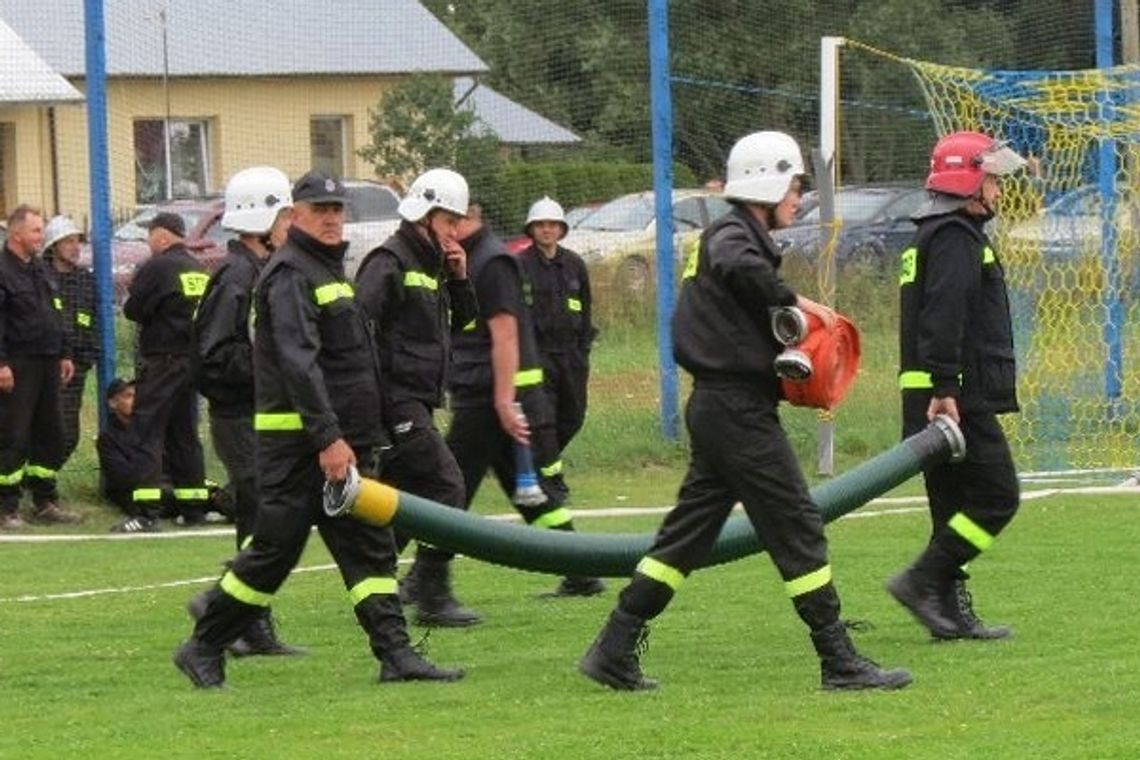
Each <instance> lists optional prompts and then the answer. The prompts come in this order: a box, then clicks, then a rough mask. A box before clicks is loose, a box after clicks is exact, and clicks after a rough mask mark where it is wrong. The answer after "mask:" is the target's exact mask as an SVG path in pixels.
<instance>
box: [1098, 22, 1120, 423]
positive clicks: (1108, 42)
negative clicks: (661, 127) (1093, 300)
mask: <svg viewBox="0 0 1140 760" xmlns="http://www.w3.org/2000/svg"><path fill="white" fill-rule="evenodd" d="M1114 5H1115V3H1114V2H1113V0H1096V65H1097V68H1099V69H1108V68H1111V67H1112V66H1113V64H1114V62H1115V55H1114V53H1115V51H1114V46H1113V37H1114V28H1115V25H1114V23H1113V11H1114V10H1115V9H1114ZM1098 100H1099V101H1100V107H1101V113H1100V117H1101V119H1102V121H1111V120H1112V119H1113V118H1114V117H1115V113H1114V111H1115V107H1114V105H1113V103H1112V101H1111V95H1110V93H1109V91H1108V88H1107V87H1106V88H1105V89H1104V90H1102V92H1101V93H1100V94H1099V97H1098ZM1097 188H1098V191H1099V193H1100V201H1101V203H1100V214H1101V216H1100V228H1101V236H1100V241H1101V242H1100V252H1101V260H1102V261H1103V262H1104V269H1105V294H1104V303H1105V311H1106V314H1107V318H1106V320H1105V324H1104V343H1105V347H1106V348H1107V356H1106V358H1105V364H1104V393H1105V397H1106V398H1107V399H1109V400H1110V401H1113V400H1116V399H1119V398H1120V395H1121V391H1122V385H1123V372H1124V348H1123V341H1122V337H1121V328H1122V327H1123V325H1124V305H1123V303H1122V302H1121V272H1120V258H1119V257H1118V256H1117V254H1116V247H1117V230H1116V141H1115V140H1111V139H1107V138H1102V139H1101V141H1100V147H1099V150H1098V155H1097ZM1109 413H1110V414H1112V411H1111V409H1110V412H1109Z"/></svg>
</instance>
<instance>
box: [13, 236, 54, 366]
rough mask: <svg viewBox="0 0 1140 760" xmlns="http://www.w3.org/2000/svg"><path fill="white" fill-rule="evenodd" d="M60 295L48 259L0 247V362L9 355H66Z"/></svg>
mask: <svg viewBox="0 0 1140 760" xmlns="http://www.w3.org/2000/svg"><path fill="white" fill-rule="evenodd" d="M61 307H62V299H61V298H60V295H59V287H58V285H57V284H56V281H55V278H54V277H52V274H51V270H50V268H49V267H48V265H47V263H46V262H45V261H44V260H43V259H41V258H40V257H39V256H33V257H32V258H31V260H29V261H27V262H25V261H22V260H21V259H20V257H19V256H17V255H16V254H15V253H13V252H12V251H10V250H9V249H8V247H7V246H5V247H4V248H3V250H0V365H3V364H6V363H7V360H8V357H12V356H47V357H52V356H67V357H69V358H70V355H71V346H70V345H69V344H68V342H67V336H66V334H65V333H64V330H63V320H62V318H61V317H60V308H61Z"/></svg>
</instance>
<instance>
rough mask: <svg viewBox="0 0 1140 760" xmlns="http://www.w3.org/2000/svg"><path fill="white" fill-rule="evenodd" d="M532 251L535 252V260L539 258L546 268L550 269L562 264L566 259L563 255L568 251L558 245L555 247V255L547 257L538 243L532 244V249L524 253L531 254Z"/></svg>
mask: <svg viewBox="0 0 1140 760" xmlns="http://www.w3.org/2000/svg"><path fill="white" fill-rule="evenodd" d="M530 251H534V256H535V258H537V259H538V260H539V261H541V262H542V263H543V265H544V266H548V267H549V266H554V265H556V264H557V265H561V264H562V259H563V258H565V257H564V255H563V254H564V253H565V252H566V249H565V248H563V247H562V246H560V245H556V246H554V255H553V256H550V257H547V255H546V254H545V253H544V252H543V250H542V249H541V248H539V247H538V243H531V244H530V247H529V248H527V249H526V251H524V253H526V252H530Z"/></svg>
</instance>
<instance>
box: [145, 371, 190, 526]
mask: <svg viewBox="0 0 1140 760" xmlns="http://www.w3.org/2000/svg"><path fill="white" fill-rule="evenodd" d="M197 421H198V393H197V391H196V390H195V388H194V382H193V377H192V373H191V370H190V357H189V356H183V355H176V354H158V355H150V356H146V357H144V361H143V364H142V372H141V373H140V374H139V377H138V382H137V385H136V386H135V411H134V416H133V417H132V419H131V424H132V425H134V426H135V427H136V430H137V433H138V446H139V452H138V453H139V459H138V462H139V484H138V486H137V487H136V490H135V498H134V505H135V510H136V512H139V513H153V512H155V511H156V503H155V502H157V501H158V500H160V498H161V488H162V481H163V474H164V472H165V475H167V476H168V477H169V478H170V484H171V486H172V487H173V488H174V496H175V501H176V503H177V505H178V510H179V512H180V513H182V514H184V515H185V514H189V513H192V512H195V511H201V510H202V509H204V507H205V503H206V500H207V497H208V495H207V493H206V468H205V464H204V462H203V459H202V442H201V441H200V440H199V439H198V427H197Z"/></svg>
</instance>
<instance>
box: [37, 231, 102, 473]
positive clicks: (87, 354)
mask: <svg viewBox="0 0 1140 760" xmlns="http://www.w3.org/2000/svg"><path fill="white" fill-rule="evenodd" d="M82 239H83V234H82V233H81V232H80V231H79V228H78V227H76V226H75V222H73V221H71V219H70V218H68V217H66V216H55V217H52V219H51V221H49V222H48V223H47V227H45V228H44V259H46V260H47V261H48V262H49V263H50V264H51V270H52V274H53V275H54V276H55V280H56V283H57V284H58V285H59V294H60V300H61V302H62V309H61V310H60V313H61V315H62V316H63V329H64V331H65V332H66V333H67V339H68V343H70V345H71V361H72V363H73V364H74V365H75V374H74V376H72V378H71V382H69V383H67V384H66V385H64V386H63V387H62V388H61V389H60V408H61V410H62V412H63V461H64V462H66V461H67V460H68V459H70V458H71V455H72V454H74V453H75V448H76V446H78V445H79V428H80V424H79V418H80V411H81V410H82V407H83V389H84V388H85V387H86V386H87V374H88V373H89V372H90V371H91V368H92V367H93V366H94V365H95V360H96V359H97V358H98V357H99V346H98V332H97V330H96V328H95V276H94V275H93V274H91V270H90V269H88V268H87V267H83V266H80V265H79V248H80V244H81V242H82Z"/></svg>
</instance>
